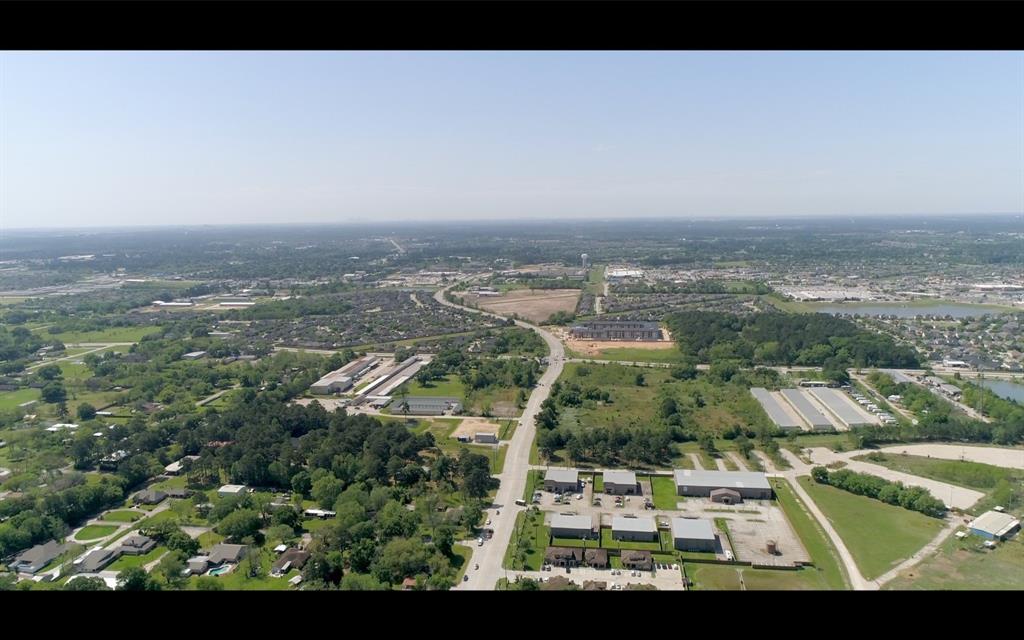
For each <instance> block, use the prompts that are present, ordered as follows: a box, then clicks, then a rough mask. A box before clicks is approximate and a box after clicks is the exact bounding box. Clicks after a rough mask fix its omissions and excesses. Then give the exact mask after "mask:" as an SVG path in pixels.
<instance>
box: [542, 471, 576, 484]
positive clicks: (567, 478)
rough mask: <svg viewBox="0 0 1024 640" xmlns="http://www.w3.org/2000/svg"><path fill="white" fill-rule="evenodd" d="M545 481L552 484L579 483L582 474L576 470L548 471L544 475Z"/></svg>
mask: <svg viewBox="0 0 1024 640" xmlns="http://www.w3.org/2000/svg"><path fill="white" fill-rule="evenodd" d="M544 480H551V481H552V482H579V481H580V472H579V471H577V470H576V469H548V471H547V473H545V474H544Z"/></svg>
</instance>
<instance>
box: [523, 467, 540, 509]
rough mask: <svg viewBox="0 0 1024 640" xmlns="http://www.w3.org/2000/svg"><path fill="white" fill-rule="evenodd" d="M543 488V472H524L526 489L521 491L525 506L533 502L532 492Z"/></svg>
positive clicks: (537, 470)
mask: <svg viewBox="0 0 1024 640" xmlns="http://www.w3.org/2000/svg"><path fill="white" fill-rule="evenodd" d="M543 486H544V472H543V471H541V470H540V469H530V470H529V471H527V472H526V488H524V489H523V500H525V501H526V503H527V504H529V503H530V502H532V501H533V492H534V491H537V490H538V489H540V488H541V487H543Z"/></svg>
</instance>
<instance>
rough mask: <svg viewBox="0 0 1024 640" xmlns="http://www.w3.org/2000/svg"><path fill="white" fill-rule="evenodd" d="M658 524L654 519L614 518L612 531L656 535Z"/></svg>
mask: <svg viewBox="0 0 1024 640" xmlns="http://www.w3.org/2000/svg"><path fill="white" fill-rule="evenodd" d="M657 530H658V524H657V523H656V522H655V521H654V518H629V517H627V516H615V517H614V518H612V531H632V532H635V533H655V532H656V531H657Z"/></svg>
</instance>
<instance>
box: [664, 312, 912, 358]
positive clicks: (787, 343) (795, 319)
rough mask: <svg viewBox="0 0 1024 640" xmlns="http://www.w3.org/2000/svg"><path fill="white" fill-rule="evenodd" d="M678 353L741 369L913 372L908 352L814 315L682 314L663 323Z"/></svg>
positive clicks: (854, 327)
mask: <svg viewBox="0 0 1024 640" xmlns="http://www.w3.org/2000/svg"><path fill="white" fill-rule="evenodd" d="M666 322H667V324H668V327H669V329H670V330H671V331H672V335H674V336H675V337H676V340H677V342H678V343H679V348H680V350H681V351H682V352H683V353H684V354H686V355H688V356H691V357H696V358H697V359H699V360H700V361H701V362H712V363H714V362H719V361H722V360H737V361H739V362H742V363H743V364H765V365H784V364H793V365H817V366H822V365H826V366H833V367H835V366H842V367H845V366H854V367H868V366H893V367H916V366H918V364H919V359H918V356H917V353H916V352H915V351H914V349H913V348H912V347H908V346H902V345H896V344H895V343H894V342H893V340H892V338H890V337H888V336H885V335H881V334H876V333H871V332H868V331H865V330H863V329H860V328H859V327H857V325H855V324H854V323H853V322H850V321H849V320H845V319H842V318H837V317H834V316H829V315H825V314H817V313H806V314H790V313H754V314H749V315H745V316H741V315H735V314H728V313H718V312H713V311H685V312H681V313H675V314H670V315H669V316H668V317H667V318H666Z"/></svg>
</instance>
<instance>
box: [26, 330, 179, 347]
mask: <svg viewBox="0 0 1024 640" xmlns="http://www.w3.org/2000/svg"><path fill="white" fill-rule="evenodd" d="M159 331H160V328H159V327H110V328H109V329H104V330H102V331H65V332H63V333H56V334H54V333H50V332H49V331H46V330H45V329H44V330H42V331H40V332H37V333H39V335H40V336H42V337H44V338H46V339H47V340H60V341H61V342H63V343H65V344H74V343H79V342H138V341H139V340H142V338H143V337H144V336H148V335H150V334H152V333H157V332H159Z"/></svg>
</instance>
